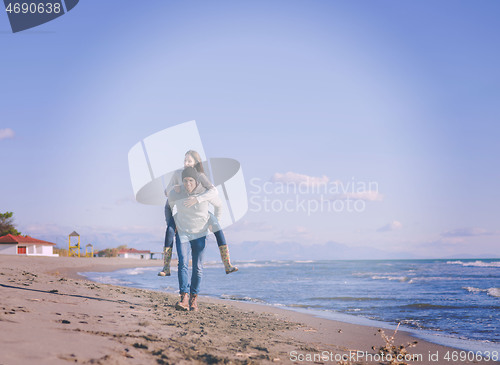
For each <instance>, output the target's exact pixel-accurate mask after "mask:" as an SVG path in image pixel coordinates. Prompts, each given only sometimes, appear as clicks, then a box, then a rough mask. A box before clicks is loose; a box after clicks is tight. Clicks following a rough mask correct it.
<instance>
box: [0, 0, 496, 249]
mask: <svg viewBox="0 0 500 365" xmlns="http://www.w3.org/2000/svg"><path fill="white" fill-rule="evenodd" d="M499 10H500V4H499V3H498V2H497V1H483V2H481V3H480V4H478V3H477V2H473V1H440V2H439V3H436V2H431V1H419V2H401V1H378V2H374V1H358V2H346V1H278V0H277V1H272V2H269V1H245V2H243V1H238V2H234V1H211V2H206V1H190V2H181V1H168V2H167V1H159V0H151V1H145V2H142V3H141V4H140V5H137V4H133V3H130V4H129V3H127V2H123V1H115V0H109V1H105V2H102V1H97V0H86V1H85V2H80V3H79V4H78V6H77V7H75V8H74V9H73V10H72V11H71V12H69V13H68V14H66V15H64V16H62V17H60V18H58V19H56V20H54V21H52V22H50V23H47V24H45V25H42V26H39V27H37V28H33V29H32V30H27V31H24V32H20V33H16V34H12V33H11V32H10V26H9V24H8V19H7V15H6V14H5V13H1V14H0V45H1V46H2V50H3V52H2V57H0V65H1V66H2V70H3V74H2V78H1V88H0V92H1V98H0V100H1V101H0V153H1V155H2V156H3V158H2V169H1V171H2V173H1V175H2V179H0V191H1V195H0V211H13V212H14V213H15V219H16V222H17V224H18V228H19V229H20V230H21V231H22V232H23V233H27V234H30V235H33V236H35V237H39V238H43V239H47V240H49V241H52V242H57V243H58V244H59V245H60V246H64V245H65V244H66V241H67V235H68V234H69V233H70V232H72V231H73V230H76V231H78V232H79V233H80V234H81V236H82V241H83V242H84V243H85V244H86V243H93V244H94V245H95V246H96V247H97V248H104V247H113V246H117V245H119V244H128V245H129V247H135V248H143V249H151V250H154V251H159V250H160V247H161V242H162V234H163V229H164V221H163V216H162V208H161V207H154V206H144V205H141V204H139V203H137V202H134V200H133V192H132V187H131V184H130V179H129V175H128V165H127V153H128V150H129V149H130V148H131V147H132V146H133V145H134V144H135V143H136V142H138V141H139V140H141V139H143V138H145V137H146V136H149V135H151V134H152V133H155V132H157V131H160V130H162V129H165V128H168V127H170V126H173V125H176V124H179V123H183V122H186V121H189V120H193V119H195V120H196V121H197V124H198V128H199V131H200V135H201V137H202V140H203V143H204V147H205V152H206V153H207V155H208V156H210V157H231V158H235V159H237V160H238V161H240V162H241V164H242V167H243V172H244V175H245V178H246V181H247V184H248V185H247V188H248V193H249V197H250V198H251V197H252V196H254V195H256V194H255V193H254V192H252V189H251V186H250V181H251V180H252V179H257V180H258V181H260V182H265V181H275V184H276V181H277V180H279V179H277V177H279V176H281V175H279V174H286V173H289V174H288V175H286V176H288V179H291V180H293V179H294V178H295V179H297V178H300V176H310V177H313V178H322V177H326V178H327V179H328V181H329V182H334V181H338V182H341V183H343V184H345V183H347V182H349V181H364V182H368V181H374V182H377V184H378V188H379V191H378V194H375V195H373V194H372V195H371V196H368V197H365V198H364V200H363V201H364V202H365V204H366V209H364V211H363V212H354V213H348V212H334V213H332V212H330V213H325V212H323V213H315V214H311V215H307V214H304V213H303V212H299V211H295V212H267V213H266V212H252V211H250V212H249V213H248V214H247V215H246V216H245V218H244V219H243V221H241V222H239V223H238V224H236V225H235V226H233V227H231V228H228V229H227V230H226V236H227V237H228V239H229V242H230V244H231V245H235V247H236V246H237V248H238V249H237V250H236V251H237V252H238V257H237V258H238V259H246V258H252V257H251V255H252V254H251V253H249V254H248V255H249V256H250V257H244V256H245V247H250V246H251V245H256V244H259V245H260V246H259V247H260V248H259V250H264V251H265V252H266V253H267V254H268V256H269V257H270V258H276V259H279V258H281V257H282V256H283V257H284V256H286V253H285V254H283V253H282V251H281V250H277V249H275V248H276V247H282V246H281V245H283V244H285V243H288V244H289V245H290V247H292V246H294V247H295V245H298V246H300V247H302V248H303V250H304V251H303V252H301V253H300V255H303V256H307V255H308V252H310V251H311V250H321V249H322V248H318V247H320V246H322V245H323V246H324V245H327V243H330V244H332V243H334V244H335V245H337V246H336V247H340V246H341V247H343V248H344V249H346V250H347V252H352V254H353V255H354V256H359V255H360V254H363V253H366V252H371V251H370V250H376V252H377V253H378V254H379V255H380V257H477V256H497V257H498V240H499V236H500V227H499V226H498V216H499V215H500V214H499V213H500V209H499V206H500V204H499V203H500V193H499V189H498V182H499V181H500V172H499V169H498V168H497V167H496V166H497V165H498V162H497V160H498V156H499V155H500V146H499V144H498V137H499V136H500V133H499V132H500V125H499V123H498V120H499V117H500V107H499V105H500V103H499V100H500V86H499V85H500V70H499V67H498V65H499V64H500V50H499V49H498V47H497V46H496V44H497V41H498V37H499V36H500V25H499V24H498V21H497V19H496V18H497V14H498V13H499ZM273 179H274V180H273ZM283 179H284V178H283ZM254 181H256V180H254ZM283 181H284V180H283ZM258 198H259V197H257V199H258ZM261 198H262V197H261ZM288 198H289V197H284V196H276V197H273V199H278V200H283V199H288ZM315 198H318V197H317V196H316V197H315ZM307 199H309V197H308V198H307ZM339 245H340V246H339ZM252 247H253V246H252ZM325 255H326V256H327V257H325V258H331V259H335V258H336V257H335V250H328V249H325ZM274 256H278V257H274ZM304 258H306V257H304Z"/></svg>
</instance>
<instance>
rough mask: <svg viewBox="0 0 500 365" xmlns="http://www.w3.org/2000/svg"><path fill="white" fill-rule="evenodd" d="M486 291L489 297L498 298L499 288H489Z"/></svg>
mask: <svg viewBox="0 0 500 365" xmlns="http://www.w3.org/2000/svg"><path fill="white" fill-rule="evenodd" d="M487 293H488V295H489V296H491V297H495V298H500V288H489V289H488V290H487Z"/></svg>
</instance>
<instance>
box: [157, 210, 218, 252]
mask: <svg viewBox="0 0 500 365" xmlns="http://www.w3.org/2000/svg"><path fill="white" fill-rule="evenodd" d="M208 213H209V215H210V217H209V219H208V224H209V225H211V226H212V228H213V230H214V236H215V239H216V240H217V246H219V247H220V246H224V245H227V243H226V237H225V236H224V232H222V229H221V228H220V225H219V222H218V221H217V218H216V217H215V215H213V214H212V212H208ZM165 221H166V222H167V230H166V231H165V242H164V246H165V248H167V247H173V246H174V237H175V219H174V217H173V216H172V209H171V208H170V204H168V200H167V203H166V204H165Z"/></svg>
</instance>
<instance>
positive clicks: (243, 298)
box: [220, 294, 265, 303]
mask: <svg viewBox="0 0 500 365" xmlns="http://www.w3.org/2000/svg"><path fill="white" fill-rule="evenodd" d="M220 297H221V298H222V299H227V300H238V301H243V302H253V303H265V301H263V300H261V299H257V298H251V297H247V296H243V295H235V294H222V295H221V296H220Z"/></svg>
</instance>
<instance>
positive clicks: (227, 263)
mask: <svg viewBox="0 0 500 365" xmlns="http://www.w3.org/2000/svg"><path fill="white" fill-rule="evenodd" d="M219 251H220V258H221V259H222V263H223V264H224V269H226V274H231V273H232V272H235V271H238V268H237V267H236V266H233V265H231V260H230V259H229V248H228V247H227V245H222V246H219Z"/></svg>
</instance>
